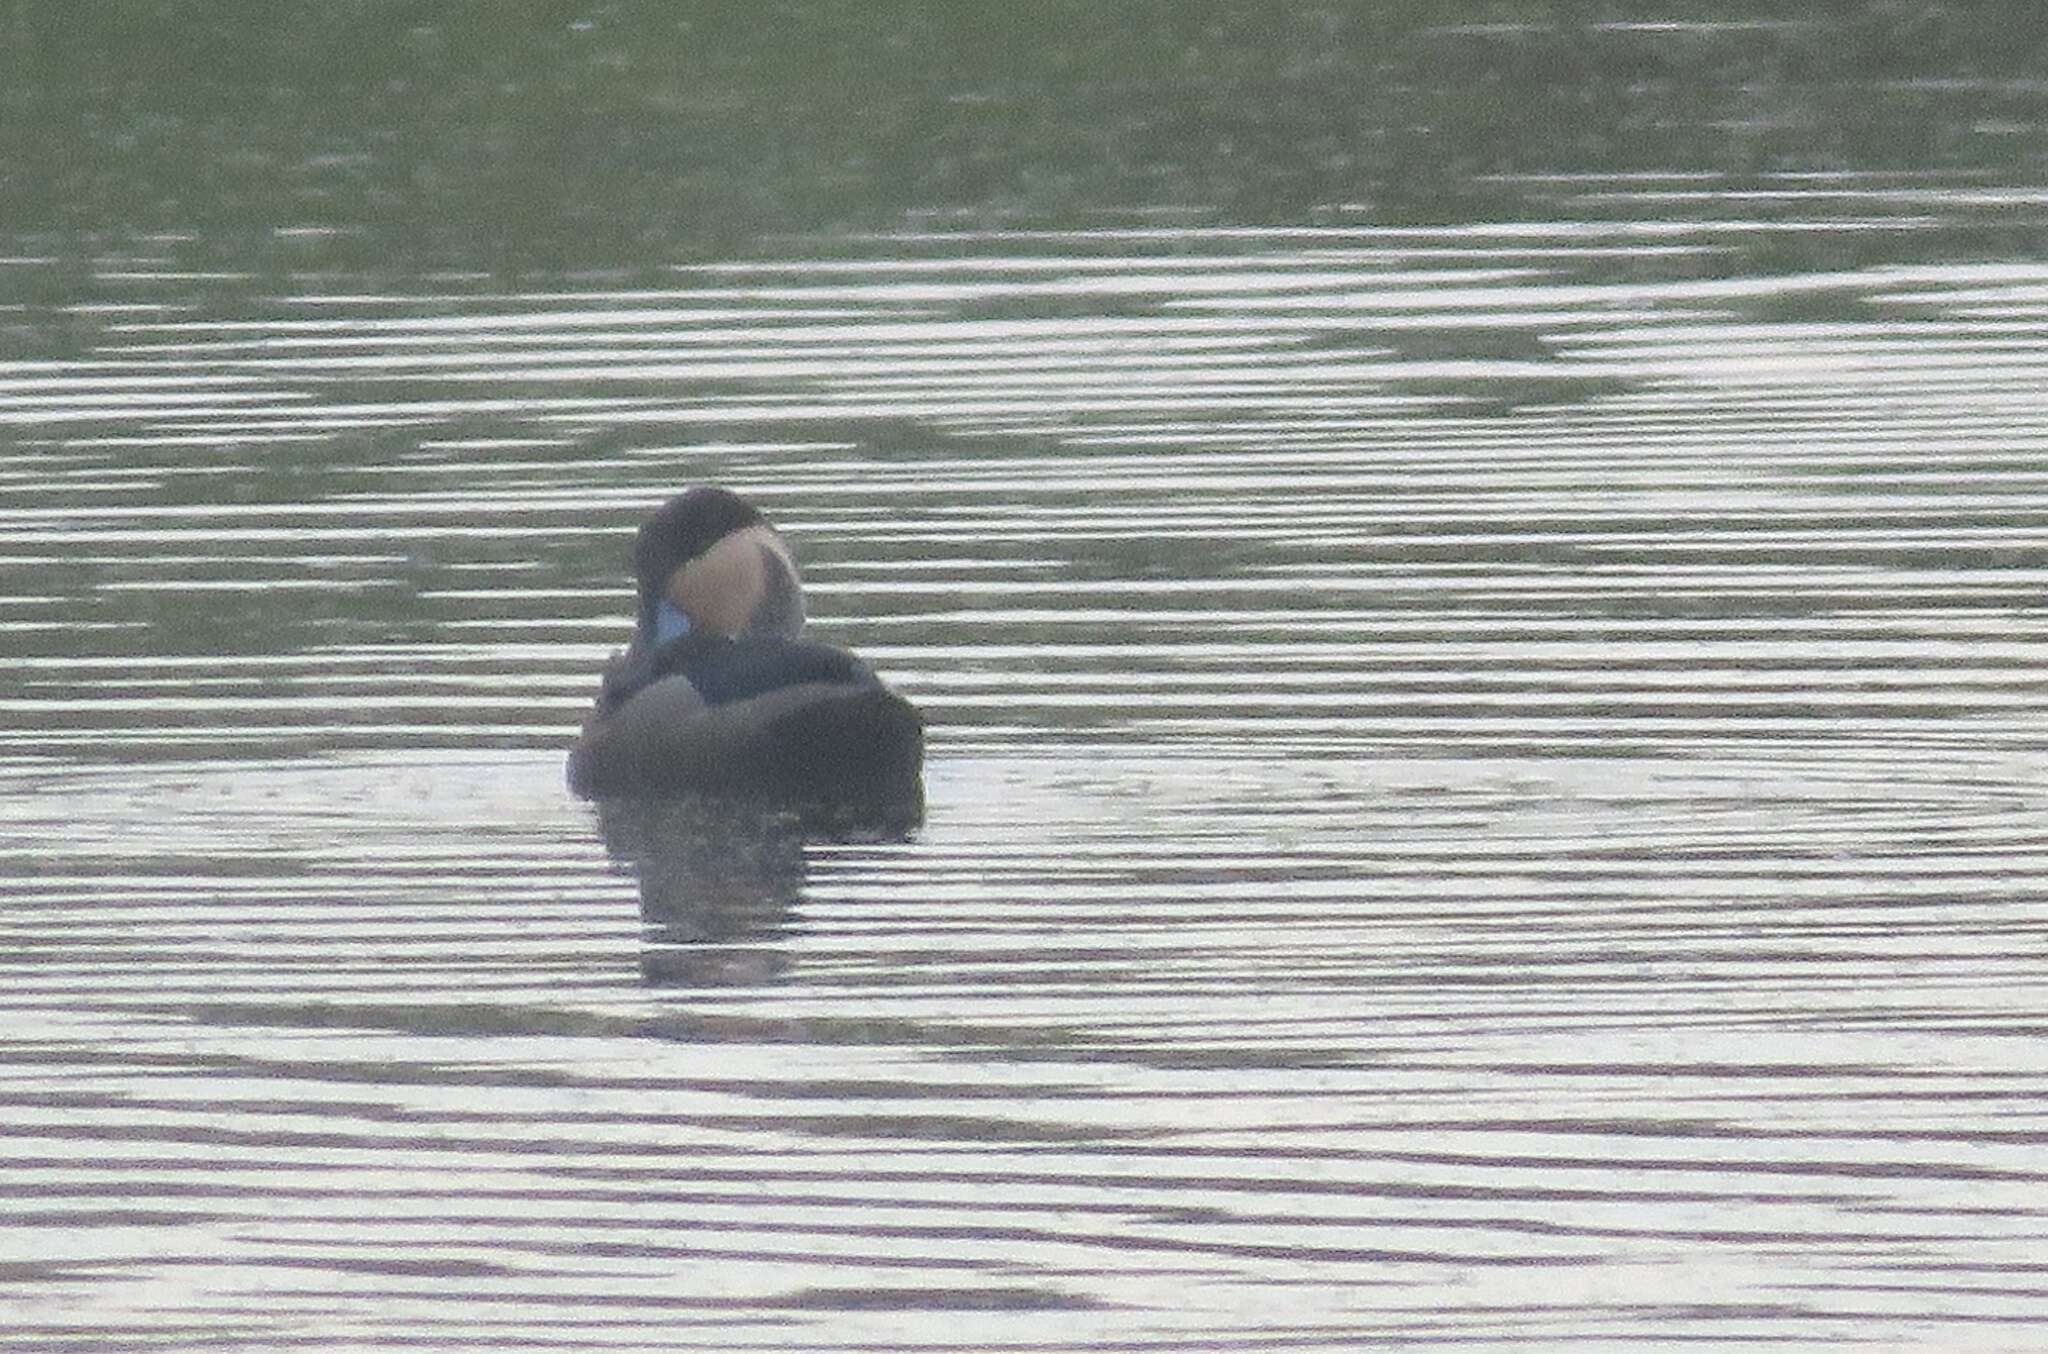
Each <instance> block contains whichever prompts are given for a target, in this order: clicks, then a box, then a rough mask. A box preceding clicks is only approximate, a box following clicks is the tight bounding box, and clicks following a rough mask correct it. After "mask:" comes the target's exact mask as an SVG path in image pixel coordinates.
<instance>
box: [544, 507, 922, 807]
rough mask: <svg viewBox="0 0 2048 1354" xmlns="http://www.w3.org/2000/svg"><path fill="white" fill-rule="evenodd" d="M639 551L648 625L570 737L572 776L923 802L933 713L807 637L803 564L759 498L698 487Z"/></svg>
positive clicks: (643, 622) (882, 802)
mask: <svg viewBox="0 0 2048 1354" xmlns="http://www.w3.org/2000/svg"><path fill="white" fill-rule="evenodd" d="M634 553H635V565H636V572H637V573H638V575H639V585H640V621H639V626H638V629H637V630H636V633H635V635H634V639H633V643H632V644H631V645H630V646H629V647H628V648H627V649H625V650H624V651H623V652H621V653H618V654H615V655H613V657H612V660H611V661H610V662H609V663H608V664H607V665H606V667H605V672H604V677H603V680H602V683H601V685H600V687H599V691H598V696H597V701H596V705H595V707H594V709H593V710H592V712H591V715H590V718H589V720H588V721H586V723H585V724H584V728H583V732H582V735H581V736H580V737H579V738H578V739H577V740H576V743H575V745H574V746H573V747H572V748H571V749H570V751H569V763H568V780H569V788H570V789H571V790H572V791H574V792H575V793H577V794H579V795H582V796H583V797H585V798H592V799H596V798H612V797H623V796H682V795H698V796H721V797H744V798H749V799H762V800H767V801H771V802H774V803H777V804H787V805H792V806H813V805H815V806H823V807H829V808H833V809H836V810H854V811H861V810H868V809H872V810H875V811H877V812H887V813H890V814H900V813H901V812H902V811H904V810H906V809H909V810H910V811H912V812H916V811H919V810H921V808H922V803H923V767H924V720H923V718H922V717H921V716H920V715H919V714H918V713H917V711H916V709H915V708H913V707H912V706H911V704H910V703H909V702H908V701H906V700H904V699H903V697H901V696H899V695H897V694H896V693H895V692H893V691H891V690H890V689H889V688H888V687H887V686H885V685H884V684H883V683H882V681H881V679H880V678H879V677H877V676H876V675H875V673H874V671H873V670H872V669H871V668H869V667H868V665H867V664H866V663H864V662H863V661H861V659H859V658H858V657H856V656H855V655H854V654H852V653H849V652H847V651H846V650H844V649H840V648H835V647H833V646H831V645H828V644H819V643H815V642H812V641H809V640H805V639H803V638H801V637H800V632H801V630H802V626H803V606H802V595H801V591H800V587H799V584H798V582H797V577H796V570H795V565H794V563H793V561H792V560H791V558H790V555H789V552H788V550H787V547H786V546H784V545H783V543H782V541H781V538H780V537H779V536H777V535H775V534H774V532H773V530H772V529H771V528H769V527H767V525H766V523H765V522H764V521H763V520H762V519H761V517H760V515H759V513H758V512H756V511H755V510H754V509H753V508H752V507H751V505H747V504H745V503H744V501H743V500H740V499H738V498H737V496H735V495H732V494H729V493H727V492H726V491H725V490H722V489H712V488H698V489H693V490H691V491H689V493H686V494H683V495H680V496H678V497H677V498H675V499H671V500H670V501H669V502H668V503H667V504H666V505H664V506H663V508H662V509H661V510H660V511H659V512H657V513H656V514H655V516H654V517H653V518H652V519H650V520H649V522H648V524H647V525H646V526H643V527H642V528H641V531H640V536H639V539H638V541H637V542H636V546H635V552H634Z"/></svg>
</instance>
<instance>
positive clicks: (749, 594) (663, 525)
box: [633, 485, 804, 645]
mask: <svg viewBox="0 0 2048 1354" xmlns="http://www.w3.org/2000/svg"><path fill="white" fill-rule="evenodd" d="M633 572H634V575H635V577H636V578H637V579H638V580H639V591H640V618H639V627H640V628H639V638H640V640H641V641H642V642H643V643H646V644H650V645H652V644H662V643H666V642H667V641H668V640H671V639H674V638H676V637H677V636H679V635H685V634H689V633H692V632H693V631H699V630H709V631H712V632H715V633H717V634H722V635H733V636H736V635H779V636H782V637H783V638H787V639H793V638H795V637H796V635H797V633H798V632H799V631H801V630H802V629H803V627H804V595H803V586H802V583H801V582H800V581H799V580H798V578H797V571H796V562H795V561H794V560H793V559H792V558H791V556H790V553H789V547H788V545H786V544H785V543H784V542H783V539H782V537H781V536H780V535H778V534H777V533H776V530H775V528H774V527H771V526H769V525H768V520H767V519H766V518H764V517H763V516H761V513H760V510H759V509H758V508H756V507H754V505H753V504H751V503H749V502H747V501H746V500H745V499H743V498H741V497H740V496H739V495H738V494H735V493H733V492H731V491H730V490H726V489H719V488H714V487H712V486H710V485H699V486H698V487H697V488H695V489H691V490H690V491H689V492H687V493H683V494H678V495H677V496H676V497H674V498H672V499H670V500H669V501H668V502H666V503H664V504H662V505H661V507H660V509H659V510H657V511H656V512H655V514H654V516H652V517H650V518H648V519H647V521H646V522H645V523H644V524H643V525H642V526H641V528H640V534H639V536H637V537H636V538H635V539H634V541H633Z"/></svg>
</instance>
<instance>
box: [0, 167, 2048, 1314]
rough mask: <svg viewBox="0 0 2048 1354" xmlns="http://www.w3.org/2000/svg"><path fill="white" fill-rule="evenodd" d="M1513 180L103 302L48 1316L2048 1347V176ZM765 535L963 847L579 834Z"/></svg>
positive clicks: (38, 547) (45, 422)
mask: <svg viewBox="0 0 2048 1354" xmlns="http://www.w3.org/2000/svg"><path fill="white" fill-rule="evenodd" d="M1520 188H1521V190H1523V191H1526V192H1527V193H1528V194H1529V195H1530V201H1531V202H1532V203H1535V204H1537V205H1538V206H1543V205H1545V204H1547V205H1548V206H1549V207H1550V208H1551V210H1552V214H1551V215H1549V216H1545V215H1543V214H1541V213H1540V212H1539V213H1535V214H1532V215H1531V216H1530V217H1529V219H1523V220H1514V221H1506V222H1501V223H1495V224H1482V225H1468V226H1459V227H1420V226H1417V227H1399V228H1396V227H1386V226H1368V225H1360V226H1356V227H1350V226H1326V227H1321V228H1316V229H1291V230H1278V229H1276V230H1255V229H1233V230H1221V229H1201V228H1192V227H1190V228H1174V227H1166V226H1148V227H1143V228H1128V227H1126V228H1116V229H1101V230H1092V231H1042V232H1030V231H1023V230H1016V231H1006V230H987V231H976V230H968V229H959V230H932V231H929V232H922V233H920V232H883V233H876V234H873V235H869V236H845V235H837V236H829V237H817V236H805V237H791V238H789V239H788V240H786V241H785V242H784V247H783V248H782V249H781V251H780V252H779V255H777V256H772V257H766V258H749V259H744V260H734V261H731V262H724V263H711V264H701V263H700V264H679V265H677V266H675V267H673V268H671V269H669V270H668V272H667V274H666V277H667V281H666V282H665V283H663V284H661V285H649V284H648V282H647V279H646V278H645V277H633V278H627V277H624V276H612V275H606V274H593V275H590V276H587V277H578V278H570V279H567V280H565V281H564V282H563V283H562V285H561V286H559V287H557V288H553V289H548V290H533V291H524V292H510V291H505V290H502V289H500V288H498V287H497V286H496V285H495V284H494V283H492V282H491V281H489V280H487V279H484V278H482V277H479V276H469V275H448V276H445V277H441V278H439V279H434V280H430V285H427V286H423V287H422V288H420V289H418V290H414V291H406V292H403V293H399V292H394V291H393V290H391V289H390V288H389V287H388V284H386V283H384V282H380V281H378V280H376V279H373V278H370V277H368V276H365V275H355V274H343V273H333V274H325V273H322V274H305V275H298V276H293V277H291V278H289V279H288V280H284V281H280V279H277V278H274V277H263V276H256V275H251V276H236V275H232V274H229V275H210V274H209V275H201V274H200V273H199V272H197V271H195V270H192V269H188V268H184V267H182V266H181V265H180V263H179V259H180V257H181V254H180V242H179V241H178V240H176V239H166V240H165V241H164V242H163V249H162V252H161V253H160V254H154V253H140V254H137V255H135V256H132V257H128V256H123V257H106V258H102V259H100V260H98V261H97V262H96V263H95V265H94V267H93V270H92V274H91V276H90V278H89V279H86V280H83V281H81V282H79V283H78V284H77V285H78V287H79V291H78V294H77V295H76V296H75V297H74V298H73V299H72V300H70V301H68V302H66V303H64V308H65V310H66V313H68V314H70V315H71V317H72V318H73V319H74V320H76V321H77V323H78V324H79V325H80V326H82V327H86V328H88V329H89V331H90V341H89V342H88V343H87V344H85V345H84V347H83V349H82V351H79V352H77V353H76V354H73V355H69V356H63V355H58V356H49V357H43V358H36V359H23V360H16V361H10V362H6V363H4V364H0V430H4V440H0V540H4V568H5V570H6V576H7V578H8V586H7V587H6V589H5V592H4V596H0V632H4V634H5V636H6V640H7V649H8V656H7V657H6V658H5V659H4V660H0V707H4V709H5V711H6V716H7V724H8V727H9V728H10V730H11V732H10V735H9V737H8V739H7V742H6V747H5V751H4V756H0V899H4V908H0V927H4V931H5V940H4V945H0V959H4V962H5V965H6V969H7V973H6V979H5V984H4V991H5V995H4V996H0V1017H4V1027H5V1035H4V1036H0V1103H4V1106H5V1110H4V1115H0V1131H4V1141H0V1198H4V1200H5V1211H4V1222H5V1224H6V1225H4V1226H0V1245H4V1246H5V1248H6V1249H5V1253H4V1254H0V1312H4V1313H5V1314H6V1317H7V1332H6V1335H5V1341H6V1343H8V1344H9V1345H10V1347H20V1348H59V1347H64V1348H69V1347H81V1348H83V1347H91V1348H115V1347H129V1346H130V1345H131V1344H139V1343H152V1344H153V1345H154V1344H165V1343H169V1344H179V1343H187V1344H191V1345H195V1346H199V1345H203V1346H206V1347H218V1348H275V1347H279V1346H282V1345H286V1344H290V1345H294V1346H299V1347H316V1348H336V1349H339V1348H358V1347H363V1348H367V1347H390V1346H394V1345H401V1344H410V1345H420V1346H426V1347H448V1346H456V1345H488V1346H491V1347H511V1346H515V1345H520V1344H533V1345H539V1346H542V1347H598V1348H676V1347H692V1348H697V1347H701V1348H713V1349H734V1348H761V1349H798V1348H801V1349H808V1348H819V1349H824V1348H832V1349H839V1348H874V1347H888V1348H964V1347H974V1348H1019V1349H1021V1348H1033V1349H1040V1348H1118V1349H1131V1348H1145V1349H1181V1348H1187V1349H1195V1348H1199V1349H1214V1348H1251V1347H1257V1348H1278V1347H1288V1348H1303V1349H1322V1348H1327V1349H1353V1348H1358V1347H1360V1346H1361V1345H1362V1344H1366V1343H1378V1344H1385V1345H1408V1344H1431V1343H1442V1344H1458V1345H1462V1346H1477V1347H1482V1348H1507V1349H1530V1348H1560V1349H1564V1348H1569V1349H1582V1348H1588V1347H1592V1346H1595V1345H1598V1344H1603V1343H1619V1344H1623V1345H1641V1344H1644V1343H1647V1342H1651V1341H1666V1340H1669V1341H1676V1340H1691V1341H1702V1340H1703V1341H1707V1342H1710V1343H1713V1344H1715V1345H1717V1346H1721V1347H1738V1346H1743V1345H1748V1344H1754V1345H1757V1346H1763V1345H1784V1344H1793V1345H1797V1346H1802V1347H1803V1346H1806V1345H1820V1344H1846V1345H1851V1346H1859V1345H1860V1346H1875V1347H1883V1348H1929V1349H1961V1348H1969V1349H2026V1348H2037V1347H2039V1341H2040V1340H2041V1338H2042V1335H2041V1332H2042V1323H2043V1322H2044V1321H2048V1286H2044V1282H2043V1272H2042V1257H2043V1255H2044V1244H2048V1170H2044V1168H2043V1166H2042V1164H2041V1147H2042V1143H2043V1141H2044V1136H2048V1120H2044V1112H2043V1108H2042V1107H2043V1104H2044V1099H2043V1097H2044V1095H2048V1057H2044V1054H2043V1052H2042V1050H2043V1047H2044V1045H2043V1042H2042V1034H2043V1015H2042V997H2043V993H2044V991H2048V944H2044V941H2048V906H2044V904H2048V890H2044V886H2043V882H2042V881H2043V877H2044V865H2048V831H2044V828H2043V826H2042V825H2043V822H2044V817H2043V815H2044V810H2048V775H2044V773H2048V690H2044V681H2043V678H2042V672H2043V670H2044V659H2048V588H2044V583H2048V556H2044V553H2043V549H2042V544H2041V543H2042V540H2043V533H2044V529H2048V492H2044V489H2048V473H2044V470H2043V466H2044V464H2048V461H2044V452H2048V424H2044V421H2043V417H2042V415H2043V412H2044V409H2048V397H2044V395H2043V393H2042V392H2043V391H2048V342H2044V340H2043V335H2044V334H2048V264H2039V263H2014V262H2006V261H1999V260H1998V259H1997V258H1995V257H1993V256H1992V255H1993V252H1994V251H1988V250H1985V249H1983V248H1982V247H1981V245H1980V244H1979V243H1977V241H1978V237H1977V236H1975V235H1973V234H1972V232H1973V231H1979V230H1983V229H1989V228H1992V227H1994V226H1995V227H1997V228H1999V229H2011V228H2014V227H2015V226H2016V225H2018V224H2022V223H2026V224H2029V228H2031V229H2034V230H2036V231H2038V229H2039V227H2040V226H2041V225H2042V224H2043V223H2044V221H2048V196H2044V195H2042V194H2041V193H2039V192H2038V191H2032V190H2024V189H2016V188H2014V187H2012V186H2011V185H2009V184H2005V183H2000V182H1992V181H1986V182H1974V181H1971V182H1959V181H1956V180H1954V179H1934V180H1930V179H1925V178H1915V177H1913V176H1910V175H1899V176H1895V177H1892V178H1871V177H1868V176H1854V175H1845V176H1841V177H1839V178H1826V177H1816V176H1786V177H1784V178H1783V179H1780V180H1774V181H1770V182H1769V184H1768V185H1767V192H1765V195H1766V196H1768V197H1769V199H1770V201H1771V204H1772V205H1771V212H1770V217H1769V219H1768V220H1767V221H1758V220H1755V219H1751V218H1750V216H1749V215H1748V210H1749V209H1748V206H1747V205H1746V204H1745V202H1744V201H1743V199H1742V198H1741V197H1739V196H1737V195H1734V194H1726V193H1721V194H1717V193H1716V192H1715V191H1714V190H1713V186H1712V185H1711V184H1703V183H1702V182H1701V181H1700V180H1698V179H1696V178H1693V177H1689V176H1673V177H1672V178H1671V179H1669V180H1655V179H1642V178H1636V177H1627V176H1623V177H1616V178H1609V179H1599V178H1593V179H1584V178H1579V179H1574V178H1566V177H1559V178H1558V179H1556V180H1555V181H1541V180H1535V181H1529V182H1526V183H1523V184H1521V185H1520ZM1759 191H1760V192H1764V191H1765V190H1759ZM1809 253H1810V255H1811V257H1814V258H1816V259H1821V258H1825V259H1829V260H1836V262H1829V263H1828V264H1827V265H1826V266H1819V265H1814V266H1806V265H1803V264H1801V263H1799V262H1798V260H1799V259H1800V258H1802V257H1806V256H1808V254H1809ZM1842 259H1855V260H1859V261H1857V262H1853V263H1847V264H1844V263H1841V262H1839V260H1842ZM0 267H4V271H0V278H9V277H11V278H13V279H15V280H16V284H17V285H18V286H19V287H20V288H23V289H29V288H30V287H31V282H33V280H34V279H37V278H40V277H42V276H43V274H44V273H45V272H46V271H48V270H51V269H55V268H58V267H59V264H58V263H57V262H55V261H52V260H46V259H43V258H40V257H39V256H38V255H37V254H36V253H35V252H34V248H33V242H26V243H22V244H20V245H19V246H17V247H16V248H15V249H13V250H12V251H11V255H10V257H9V258H7V259H6V260H5V262H4V265H0ZM23 279H29V280H30V281H29V282H24V281H22V280H23ZM36 285H40V284H36ZM700 480H715V481H718V482H722V483H725V484H729V485H732V486H734V487H736V488H739V489H741V490H743V491H745V492H747V493H748V494H750V495H752V496H754V497H755V498H756V499H757V500H758V501H759V502H760V503H761V504H762V505H763V506H764V507H765V508H766V509H767V511H768V512H769V514H770V515H771V517H773V518H774V519H775V520H776V521H777V522H778V523H779V524H781V525H782V526H783V528H784V529H785V531H786V532H787V534H788V535H789V536H790V538H791V539H792V540H793V542H794V543H795V545H796V547H797V549H798V552H799V556H800V558H801V559H802V561H803V562H804V565H805V568H806V577H807V581H808V586H809V590H810V592H811V594H812V612H813V617H814V629H815V631H816V633H817V634H818V635H820V636H821V637H823V638H827V639H829V640H831V641H834V642H840V643H846V644H850V645H852V646H854V647H856V648H858V649H860V650H861V651H862V652H863V653H864V654H865V655H867V656H868V657H869V658H871V659H872V660H873V661H874V663H875V664H876V666H877V667H878V668H880V669H881V670H882V671H883V672H884V673H885V674H886V675H887V676H888V677H889V678H890V680H892V681H893V682H894V683H895V684H897V685H898V686H899V687H900V689H902V690H903V691H904V692H905V693H906V694H907V695H909V696H911V697H912V698H913V699H914V700H915V701H916V702H917V703H918V704H919V705H920V706H921V707H922V708H923V709H924V710H925V712H926V713H927V715H928V717H929V719H930V721H931V725H932V728H931V735H930V738H931V750H930V763H929V776H928V799H929V804H930V808H929V813H928V818H927V821H926V822H925V824H924V825H923V827H922V828H921V829H920V830H919V831H917V832H916V833H914V834H912V835H911V836H910V837H908V839H905V840H881V841H852V842H829V841H817V840H812V841H805V840H803V839H801V838H800V837H799V836H797V835H796V833H795V832H794V830H793V829H792V828H790V827H789V826H788V825H785V824H781V823H777V822H772V821H771V822H761V821H747V820H735V819H732V818H730V817H726V816H720V815H717V814H714V813H710V812H709V811H704V810H698V811H684V810H680V809H667V810H661V811H642V812H638V813H636V812H634V811H630V810H619V811H616V812H608V813H607V814H605V815H604V816H603V817H602V819H601V818H600V815H599V814H598V813H597V812H595V811H594V810H593V809H591V808H590V807H589V806H585V805H581V804H579V803H577V802H575V801H574V800H572V799H570V798H569V797H568V796H567V794H566V793H565V792H564V790H563V788H562V785H561V753H562V751H563V748H564V746H565V744H566V742H567V741H568V739H569V737H570V736H571V734H572V733H573V730H574V728H575V726H576V724H577V722H578V721H579V719H580V718H581V715H582V712H583V709H584V707H585V705H586V703H587V701H588V698H589V695H590V691H591V686H592V682H593V674H594V672H595V670H596V668H597V665H598V664H599V663H600V662H601V660H602V659H603V657H604V655H605V654H606V653H607V652H608V651H609V650H610V649H611V648H612V647H613V646H615V645H617V644H618V643H620V642H621V641H622V639H623V638H624V634H625V631H626V629H627V627H628V623H629V613H630V593H629V589H628V587H627V582H626V579H625V576H624V549H625V545H626V541H627V539H628V533H629V531H630V529H631V527H632V526H633V525H634V523H635V522H636V521H637V519H638V517H639V515H640V514H642V513H644V512H645V511H646V510H647V509H648V508H649V507H651V506H652V505H653V504H654V503H656V502H658V501H659V500H660V499H661V498H662V497H664V496H665V495H666V494H667V493H669V492H671V491H672V490H673V489H674V488H676V487H677V486H679V485H681V484H684V483H688V482H693V481H700Z"/></svg>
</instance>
